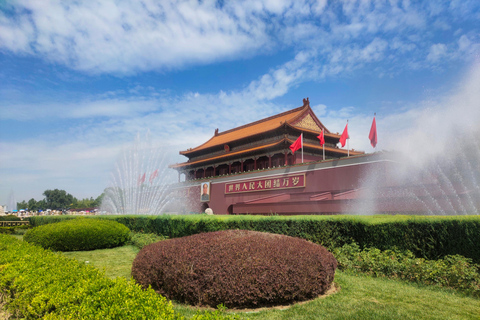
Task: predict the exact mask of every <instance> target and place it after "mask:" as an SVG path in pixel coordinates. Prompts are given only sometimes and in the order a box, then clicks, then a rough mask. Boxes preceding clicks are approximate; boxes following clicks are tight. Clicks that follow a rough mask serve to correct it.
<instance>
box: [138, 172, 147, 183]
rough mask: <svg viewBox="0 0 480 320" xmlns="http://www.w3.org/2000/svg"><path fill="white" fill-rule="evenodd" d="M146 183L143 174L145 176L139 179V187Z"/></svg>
mask: <svg viewBox="0 0 480 320" xmlns="http://www.w3.org/2000/svg"><path fill="white" fill-rule="evenodd" d="M144 182H145V173H144V174H143V176H140V177H138V182H137V183H138V185H141V184H142V183H144Z"/></svg>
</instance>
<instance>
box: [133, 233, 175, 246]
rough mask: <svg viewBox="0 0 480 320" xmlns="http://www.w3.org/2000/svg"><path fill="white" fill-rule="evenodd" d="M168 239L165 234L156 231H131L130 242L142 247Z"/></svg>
mask: <svg viewBox="0 0 480 320" xmlns="http://www.w3.org/2000/svg"><path fill="white" fill-rule="evenodd" d="M165 239H167V238H166V237H164V236H159V235H156V234H155V233H141V232H130V241H129V244H131V245H134V246H135V247H137V248H139V249H142V248H143V247H145V246H146V245H149V244H152V243H155V242H158V241H162V240H165Z"/></svg>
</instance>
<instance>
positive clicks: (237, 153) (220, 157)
mask: <svg viewBox="0 0 480 320" xmlns="http://www.w3.org/2000/svg"><path fill="white" fill-rule="evenodd" d="M285 141H289V139H286V138H282V139H280V140H278V141H275V142H273V143H269V144H265V145H261V146H257V147H253V148H248V149H244V150H238V151H233V152H228V153H224V154H221V155H218V156H214V157H210V158H206V159H201V160H196V161H192V162H182V163H176V164H172V165H169V166H168V167H169V168H172V169H178V168H182V167H187V166H191V165H198V164H200V163H203V162H209V161H215V160H222V159H225V158H229V157H232V156H239V155H242V154H246V153H249V152H252V151H257V150H261V149H266V148H271V147H274V146H277V145H280V144H282V143H284V142H285Z"/></svg>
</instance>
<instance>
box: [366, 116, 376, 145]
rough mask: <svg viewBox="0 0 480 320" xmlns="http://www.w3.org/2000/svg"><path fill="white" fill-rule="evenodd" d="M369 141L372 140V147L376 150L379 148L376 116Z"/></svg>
mask: <svg viewBox="0 0 480 320" xmlns="http://www.w3.org/2000/svg"><path fill="white" fill-rule="evenodd" d="M368 139H370V144H371V145H372V147H374V148H375V147H376V146H377V123H376V122H375V116H373V122H372V127H371V128H370V134H369V135H368Z"/></svg>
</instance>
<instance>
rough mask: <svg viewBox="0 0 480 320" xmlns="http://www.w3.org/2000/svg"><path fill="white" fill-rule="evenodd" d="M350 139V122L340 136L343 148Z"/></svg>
mask: <svg viewBox="0 0 480 320" xmlns="http://www.w3.org/2000/svg"><path fill="white" fill-rule="evenodd" d="M347 139H348V122H347V125H346V126H345V129H343V133H342V135H341V136H340V143H341V144H342V148H343V147H345V142H346V141H347Z"/></svg>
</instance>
